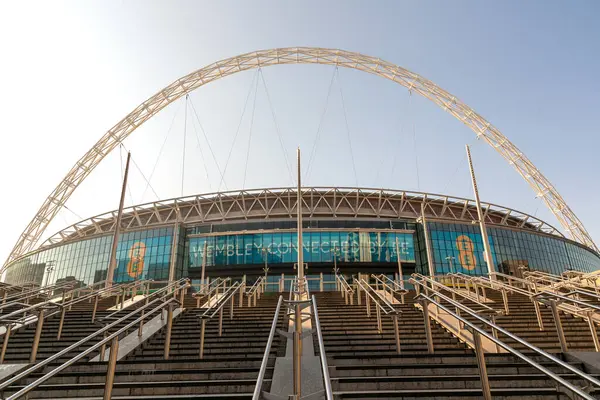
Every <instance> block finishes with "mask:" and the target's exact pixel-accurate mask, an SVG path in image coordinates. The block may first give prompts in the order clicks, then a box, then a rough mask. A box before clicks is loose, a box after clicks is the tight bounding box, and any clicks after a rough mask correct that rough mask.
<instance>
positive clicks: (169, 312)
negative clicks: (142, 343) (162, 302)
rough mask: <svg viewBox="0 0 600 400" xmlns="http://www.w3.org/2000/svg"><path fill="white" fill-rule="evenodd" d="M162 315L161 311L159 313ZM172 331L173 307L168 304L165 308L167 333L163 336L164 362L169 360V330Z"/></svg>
mask: <svg viewBox="0 0 600 400" xmlns="http://www.w3.org/2000/svg"><path fill="white" fill-rule="evenodd" d="M161 313H162V311H161ZM172 329H173V305H172V304H171V303H169V306H168V308H167V333H166V334H165V360H168V359H169V352H170V351H171V330H172Z"/></svg>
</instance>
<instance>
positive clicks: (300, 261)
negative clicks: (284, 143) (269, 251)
mask: <svg viewBox="0 0 600 400" xmlns="http://www.w3.org/2000/svg"><path fill="white" fill-rule="evenodd" d="M296 154H297V158H298V205H297V206H296V210H297V212H298V284H299V285H301V284H302V281H303V280H304V249H303V247H302V178H301V176H300V175H301V174H300V148H298V150H297V153H296ZM301 291H304V288H301Z"/></svg>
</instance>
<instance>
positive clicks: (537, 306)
mask: <svg viewBox="0 0 600 400" xmlns="http://www.w3.org/2000/svg"><path fill="white" fill-rule="evenodd" d="M531 301H532V302H533V308H534V309H535V315H536V317H537V321H538V326H539V327H540V331H543V330H544V320H543V319H542V312H541V310H540V303H538V301H537V299H535V298H534V297H532V298H531Z"/></svg>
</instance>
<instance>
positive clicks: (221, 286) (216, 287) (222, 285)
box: [192, 278, 242, 308]
mask: <svg viewBox="0 0 600 400" xmlns="http://www.w3.org/2000/svg"><path fill="white" fill-rule="evenodd" d="M229 282H231V278H216V279H214V280H213V281H211V282H210V283H209V284H208V285H202V284H197V285H192V286H198V288H199V290H198V291H197V292H195V293H192V297H193V298H195V299H196V308H200V300H202V301H204V302H207V303H208V304H210V302H211V301H212V298H213V297H214V296H219V292H220V293H225V290H227V286H228V283H229ZM241 302H242V297H241V296H240V303H241ZM240 307H241V306H240Z"/></svg>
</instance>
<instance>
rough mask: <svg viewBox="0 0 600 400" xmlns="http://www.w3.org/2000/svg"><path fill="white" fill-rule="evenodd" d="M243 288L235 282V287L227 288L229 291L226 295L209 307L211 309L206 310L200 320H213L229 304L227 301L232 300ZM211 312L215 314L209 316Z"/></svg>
mask: <svg viewBox="0 0 600 400" xmlns="http://www.w3.org/2000/svg"><path fill="white" fill-rule="evenodd" d="M241 288H242V284H241V283H239V282H234V283H233V285H231V286H229V287H228V288H227V290H226V291H225V293H223V294H222V295H221V297H220V298H219V299H217V301H216V302H215V304H213V305H209V307H208V308H207V309H206V310H204V312H203V313H202V315H200V318H208V319H211V318H212V317H214V316H215V315H216V313H217V312H219V311H220V310H221V309H222V308H223V306H224V305H225V304H227V301H228V300H230V299H231V296H233V295H235V292H237V291H238V290H240V289H241ZM215 307H216V308H215ZM213 309H214V310H213ZM211 310H213V313H212V314H211V315H210V316H208V313H209V312H210V311H211Z"/></svg>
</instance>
